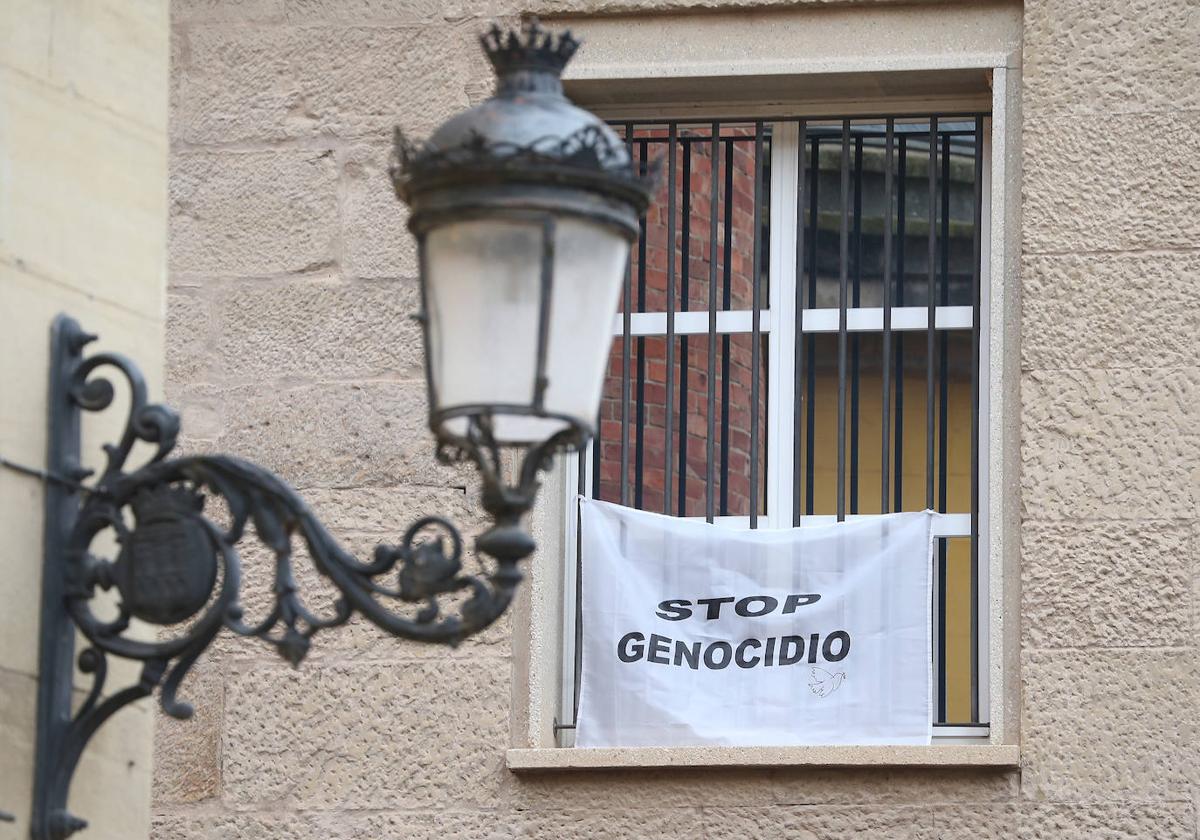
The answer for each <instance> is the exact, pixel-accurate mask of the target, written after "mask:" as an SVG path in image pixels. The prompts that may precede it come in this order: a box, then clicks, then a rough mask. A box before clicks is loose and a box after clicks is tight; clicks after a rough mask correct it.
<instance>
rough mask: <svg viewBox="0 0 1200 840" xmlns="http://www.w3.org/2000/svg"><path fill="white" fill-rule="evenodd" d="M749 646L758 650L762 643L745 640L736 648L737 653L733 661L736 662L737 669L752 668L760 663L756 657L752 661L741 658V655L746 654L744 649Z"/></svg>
mask: <svg viewBox="0 0 1200 840" xmlns="http://www.w3.org/2000/svg"><path fill="white" fill-rule="evenodd" d="M751 646H753V647H756V648H760V647H762V642H760V641H759V640H758V639H746V640H745V641H744V642H742V643H741V644H740V645H738V646H737V651H736V652H735V653H734V655H733V659H734V661H735V662H737V666H738V667H739V668H753V667H754V666H755V665H757V664H758V663H759V662H760V661H762V660H761V658H760V657H758V656H755V657H754V658H753V659H747V658H746V657H745V656H743V654H744V653H745V652H746V648H748V647H751Z"/></svg>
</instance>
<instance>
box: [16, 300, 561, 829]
mask: <svg viewBox="0 0 1200 840" xmlns="http://www.w3.org/2000/svg"><path fill="white" fill-rule="evenodd" d="M94 338H95V336H90V335H87V334H86V333H84V332H83V331H82V330H81V329H80V328H79V325H78V324H77V323H76V322H75V321H74V320H72V319H70V318H67V317H65V316H60V317H59V319H58V320H57V321H56V323H55V331H54V360H53V363H52V372H51V392H52V393H51V404H52V409H51V423H50V426H51V428H50V434H51V445H50V451H49V460H50V462H51V463H50V468H51V470H52V471H54V472H56V473H61V474H63V475H67V476H71V477H72V478H73V479H75V480H76V481H82V480H83V479H85V478H87V477H88V476H89V475H90V473H89V472H88V471H86V470H83V469H81V468H80V466H79V427H80V417H81V412H82V411H93V412H95V411H103V410H104V409H106V408H108V407H109V406H110V405H112V403H113V398H114V388H113V385H112V383H111V382H110V381H109V380H108V379H106V378H104V377H103V376H101V375H100V374H101V372H102V371H103V370H104V369H107V368H115V369H116V371H117V372H118V373H119V374H120V375H121V376H122V377H123V378H124V380H125V383H126V385H127V389H128V391H129V410H128V416H127V419H126V423H125V428H124V431H123V433H122V435H121V438H120V440H119V441H118V442H117V443H114V444H109V445H106V446H105V447H104V451H105V453H106V455H107V463H106V466H105V468H104V471H103V472H102V473H101V475H100V476H99V477H98V478H96V479H95V480H94V481H93V482H92V483H91V484H87V485H78V484H76V485H75V487H72V486H69V485H61V486H60V485H55V486H53V487H51V486H50V485H47V489H46V493H47V513H46V515H47V530H46V534H47V540H46V557H45V572H44V578H45V580H46V591H45V598H44V601H43V618H42V625H43V626H42V662H41V666H42V670H41V673H42V675H43V677H42V684H41V687H40V689H39V690H40V691H41V695H40V696H39V721H38V727H39V730H38V755H37V770H36V773H35V803H34V811H35V813H34V836H35V838H38V840H63V838H66V837H68V836H70V835H71V834H73V833H74V832H75V831H77V830H79V829H80V828H82V827H84V826H85V825H86V823H85V822H84V821H83V820H80V819H79V818H77V817H74V816H72V815H71V814H70V813H69V812H68V811H67V809H66V802H67V793H68V790H69V786H70V781H71V776H72V775H73V773H74V770H75V766H76V764H77V762H78V760H79V757H80V755H81V754H82V752H83V749H84V747H85V746H86V744H87V743H88V741H89V740H90V738H91V736H92V735H93V734H94V733H95V732H96V731H97V730H98V729H99V727H100V726H101V725H102V724H103V723H104V722H105V721H106V720H107V719H108V718H109V717H110V716H111V715H112V714H114V713H115V712H116V711H118V710H119V709H120V708H122V707H123V706H125V705H127V704H128V703H131V702H133V701H135V700H137V699H140V698H142V697H145V696H147V695H149V694H151V693H152V692H153V691H154V689H155V688H159V689H160V694H159V699H160V703H161V706H162V709H163V711H164V712H166V713H167V714H168V715H171V716H172V717H176V718H180V719H184V718H188V717H190V716H191V714H192V707H191V705H189V704H188V703H186V702H184V701H182V700H180V699H179V698H178V692H179V687H180V684H181V683H182V682H183V679H184V677H185V676H186V675H187V673H188V671H189V670H190V669H191V668H192V666H193V665H194V664H195V663H196V661H197V659H198V658H199V657H200V656H201V654H203V652H204V651H205V650H206V649H207V648H208V646H209V645H210V644H211V643H212V641H213V639H214V638H215V637H216V636H217V634H218V633H219V632H220V631H221V630H222V628H225V629H228V630H230V631H232V632H233V633H235V634H238V635H241V636H256V637H258V638H261V639H263V640H265V641H266V642H268V643H269V644H271V645H272V646H273V647H274V648H275V649H276V651H277V652H278V653H279V654H280V655H281V656H282V657H283V658H284V659H285V660H287V661H288V662H290V663H291V664H292V665H293V666H296V665H299V663H300V662H301V661H302V660H303V659H304V657H305V656H306V655H307V653H308V651H309V649H310V647H311V644H312V640H313V638H314V637H315V636H316V635H317V634H318V633H319V632H321V631H322V630H325V629H328V628H332V627H337V626H340V625H342V624H345V623H346V622H347V621H349V620H350V618H351V617H352V616H353V615H354V614H355V613H358V614H360V615H362V616H363V617H365V618H366V619H368V620H369V621H371V622H372V623H374V624H375V625H377V626H378V627H380V628H382V629H383V630H385V631H387V632H388V633H390V634H392V635H395V636H400V637H403V638H407V639H415V640H419V641H423V642H442V643H446V644H450V645H456V644H458V643H459V642H461V641H462V640H463V639H465V638H466V637H467V636H470V635H471V634H473V633H477V632H479V631H480V630H483V629H484V628H486V627H488V626H490V625H491V624H492V623H493V622H495V621H496V619H498V618H499V617H500V616H501V615H502V614H503V613H504V611H505V609H506V608H507V607H508V605H509V603H510V602H511V600H512V596H513V593H514V591H515V589H516V586H517V584H518V583H519V582H520V580H521V572H520V570H519V569H518V568H517V564H518V561H520V560H521V559H523V558H524V557H526V556H528V555H529V554H530V553H531V552H532V551H533V550H534V543H533V540H532V538H531V537H530V536H529V535H528V534H527V533H526V532H525V531H524V530H523V529H522V528H521V527H520V518H521V516H522V515H523V514H524V513H525V512H527V511H528V510H529V508H530V507H531V506H532V504H533V501H534V498H535V496H536V492H537V487H538V478H537V477H538V472H539V471H540V469H542V468H544V467H545V466H547V465H548V463H549V458H550V455H552V454H553V453H554V452H555V451H557V450H558V449H559V448H561V447H563V446H565V445H567V444H568V443H570V442H571V440H568V438H567V437H564V436H559V437H558V438H554V439H552V440H551V441H549V442H547V443H546V444H544V445H543V446H540V447H536V448H533V449H532V450H531V451H529V452H528V453H527V454H526V456H525V460H524V463H523V464H522V466H521V469H520V470H519V472H518V481H517V483H516V484H515V485H508V484H506V483H505V482H504V481H503V469H502V459H501V454H500V448H499V447H498V446H497V445H496V443H495V440H494V439H493V438H492V437H491V435H490V433H489V431H488V428H487V422H486V420H484V421H479V420H474V421H472V423H471V424H470V426H469V432H468V434H467V435H466V436H464V437H462V438H454V439H446V440H442V441H441V442H440V449H439V456H440V457H442V458H443V459H451V458H453V457H460V458H461V457H466V458H470V459H471V460H472V461H474V462H475V463H476V465H477V466H478V467H479V471H480V475H481V479H482V486H483V505H484V508H485V509H486V510H487V511H488V512H489V513H490V514H491V515H492V518H493V520H494V522H495V524H494V526H493V527H492V528H491V529H490V530H488V531H486V532H485V533H484V534H482V535H480V536H479V537H478V538H477V540H476V548H477V549H478V550H479V551H480V552H481V553H483V554H487V555H489V556H490V557H492V558H493V559H494V561H495V563H494V565H492V567H491V568H490V570H488V571H487V572H485V573H484V574H481V575H471V574H466V573H464V571H463V563H462V560H463V548H464V546H463V538H462V536H461V535H460V533H459V531H458V530H457V528H456V527H455V526H454V525H453V524H452V523H451V522H449V521H447V520H446V519H443V518H441V517H438V516H427V517H423V518H421V519H418V520H417V521H416V522H414V523H412V524H411V525H410V526H409V527H408V528H407V529H406V530H405V531H404V533H403V536H402V537H401V539H400V541H399V543H398V544H396V545H380V546H379V547H377V548H376V550H375V553H374V555H373V556H372V557H370V558H369V559H365V560H360V559H358V558H355V557H354V556H353V555H351V554H350V553H349V552H347V551H346V550H345V549H343V548H342V547H341V546H340V545H339V544H338V542H337V541H336V540H335V539H334V537H333V536H332V535H331V534H330V533H329V532H328V531H327V530H326V528H325V526H324V525H323V524H322V523H321V522H320V521H319V520H318V519H317V517H316V516H315V515H314V514H313V513H312V511H311V510H310V509H309V508H308V506H307V505H306V504H305V503H304V501H303V499H301V498H300V496H299V495H298V494H297V493H296V492H295V491H294V490H293V489H292V488H291V487H289V486H288V485H287V484H286V483H285V482H284V481H283V480H281V479H280V478H279V477H278V476H276V475H274V474H273V473H271V472H269V471H268V470H266V469H263V468H262V467H260V466H258V465H256V464H253V463H250V462H248V461H244V460H241V459H239V458H234V457H230V456H227V455H192V456H186V457H180V458H169V457H168V456H169V454H170V452H171V450H172V448H173V447H174V445H175V441H176V438H177V437H178V434H179V426H180V424H179V418H178V416H177V415H176V414H175V412H173V411H172V410H170V409H169V408H166V407H165V406H162V405H157V404H152V403H150V402H148V399H147V389H146V383H145V380H144V379H143V377H142V375H141V373H140V371H139V370H138V368H137V366H136V365H134V364H133V362H131V361H130V360H129V359H127V358H125V357H124V356H121V355H119V354H115V353H101V354H97V355H94V356H91V357H89V358H86V359H85V358H83V355H82V350H83V347H84V346H85V345H86V344H87V343H89V342H90V341H92V340H93V339H94ZM572 440H573V439H572ZM139 442H144V443H149V444H152V445H154V447H155V449H154V450H153V454H152V455H151V456H150V457H149V460H148V461H147V462H146V463H144V464H143V465H142V466H140V467H137V468H134V469H129V468H127V462H128V461H129V458H130V456H131V453H133V451H134V448H135V446H136V445H137V444H138V443H139ZM214 499H216V500H220V501H221V502H223V503H224V508H225V517H224V519H223V520H222V521H221V522H219V523H218V522H217V521H214V520H213V519H210V518H209V517H208V516H206V515H205V508H206V507H207V506H208V504H209V503H210V502H211V501H213V500H214ZM250 526H252V527H253V532H254V537H255V538H256V539H257V540H258V541H259V542H261V543H262V544H263V545H265V546H266V547H267V548H268V549H270V551H271V552H272V553H273V554H274V560H275V564H274V581H273V587H272V591H273V596H274V601H273V604H272V606H271V608H270V610H269V611H268V613H267V615H266V616H265V617H263V618H261V619H259V620H257V621H254V622H247V621H246V619H245V616H244V612H243V609H242V607H241V604H240V602H239V588H240V585H241V562H240V559H239V555H238V551H237V546H238V544H239V543H241V542H242V541H243V540H244V539H246V538H247V531H248V528H249V527H250ZM101 534H113V535H114V536H115V538H116V543H117V546H118V552H117V555H116V557H115V558H105V557H101V556H99V555H98V554H97V553H93V543H94V542H95V540H96V538H97V537H98V536H99V535H101ZM297 539H298V540H300V541H302V543H303V545H304V546H305V547H306V549H307V553H308V554H309V556H310V558H311V561H312V563H313V566H314V567H315V569H316V570H317V572H319V573H320V574H321V575H323V576H324V577H326V578H328V579H329V580H330V581H331V582H332V583H333V585H334V586H335V587H336V588H337V589H338V591H339V597H338V598H337V599H336V601H335V602H334V603H333V605H332V607H331V608H328V609H327V610H324V611H318V610H315V609H313V608H311V607H310V606H309V605H308V604H307V603H306V601H305V599H304V597H303V594H302V593H301V592H300V589H299V586H298V585H297V581H296V576H295V574H294V568H293V543H294V541H295V540H297ZM101 590H115V591H116V593H117V595H118V598H117V602H116V614H115V616H108V617H100V616H98V615H97V614H96V613H95V612H94V611H93V607H92V605H93V601H94V599H95V598H96V596H97V595H98V591H101ZM443 596H458V597H456V601H455V607H456V609H455V610H453V611H447V610H446V609H445V608H444V605H443V604H442V603H441V602H440V599H441V598H442V597H443ZM405 605H408V606H409V607H410V609H409V610H408V611H404V610H397V609H395V607H398V606H399V607H404V606H405ZM134 619H140V620H142V621H145V622H149V623H151V624H154V625H159V626H162V627H166V628H168V629H167V630H165V631H163V632H164V634H165V635H160V636H159V637H157V638H153V639H146V638H144V636H143V637H141V638H137V637H134V636H131V635H130V634H129V633H128V631H129V629H130V626H131V623H132V621H133V620H134ZM75 630H78V631H79V632H80V633H81V634H82V635H83V636H84V637H85V638H86V639H87V641H88V643H89V647H87V648H86V649H85V650H84V651H83V652H82V653H81V654H80V655H79V657H78V662H77V664H78V667H79V670H80V671H83V672H84V673H85V674H90V675H91V678H92V686H91V690H90V692H89V694H88V696H87V698H86V699H85V701H84V703H83V705H82V706H80V707H79V709H78V710H77V711H76V712H75V713H74V714H73V715H72V714H71V712H70V709H71V704H70V697H71V687H72V681H73V662H74V657H73V656H72V653H71V645H70V643H69V640H70V639H71V638H73V636H74V633H75ZM64 640H66V641H64ZM109 655H112V656H117V657H120V658H122V659H131V660H140V661H141V662H142V663H143V667H142V673H141V678H140V679H139V681H138V683H137V684H136V685H134V686H129V687H127V688H124V689H122V690H119V691H117V692H116V693H113V694H109V695H107V696H105V695H103V689H104V684H105V679H106V675H107V673H108V667H107V657H108V656H109Z"/></svg>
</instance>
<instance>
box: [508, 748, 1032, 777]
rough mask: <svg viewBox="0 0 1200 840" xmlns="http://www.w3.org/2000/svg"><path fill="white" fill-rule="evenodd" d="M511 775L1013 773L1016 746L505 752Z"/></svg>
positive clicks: (559, 749)
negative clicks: (836, 770)
mask: <svg viewBox="0 0 1200 840" xmlns="http://www.w3.org/2000/svg"><path fill="white" fill-rule="evenodd" d="M506 763H507V765H508V769H509V770H511V771H512V772H514V773H533V772H539V771H545V770H613V769H621V768H639V767H645V768H654V767H1017V766H1019V765H1020V747H1018V746H1016V745H1015V744H945V745H938V746H928V747H926V746H827V747H597V748H590V749H576V748H572V747H563V748H555V747H547V748H541V749H510V750H509V751H508V753H507V754H506Z"/></svg>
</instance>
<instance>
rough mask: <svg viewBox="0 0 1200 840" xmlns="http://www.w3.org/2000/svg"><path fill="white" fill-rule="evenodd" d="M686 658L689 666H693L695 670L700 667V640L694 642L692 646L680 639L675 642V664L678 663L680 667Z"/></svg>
mask: <svg viewBox="0 0 1200 840" xmlns="http://www.w3.org/2000/svg"><path fill="white" fill-rule="evenodd" d="M685 659H686V660H687V665H688V667H689V668H691V669H692V670H693V671H695V670H697V669H698V668H699V667H700V643H699V642H692V644H691V646H690V647H689V646H688V645H687V644H686V643H684V642H680V641H676V642H675V665H676V667H678V666H679V665H682V664H683V661H684V660H685Z"/></svg>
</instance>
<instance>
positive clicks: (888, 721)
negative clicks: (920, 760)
mask: <svg viewBox="0 0 1200 840" xmlns="http://www.w3.org/2000/svg"><path fill="white" fill-rule="evenodd" d="M580 504H581V508H582V523H583V531H582V560H583V566H582V568H583V604H582V609H583V682H582V686H581V689H580V691H581V696H580V704H579V718H578V720H577V729H576V740H575V743H576V746H579V747H610V746H685V745H706V744H707V745H729V746H732V745H738V746H784V745H799V744H928V743H929V742H930V737H931V735H932V731H933V730H932V725H933V724H932V719H933V717H932V716H933V671H932V632H931V624H932V598H931V593H932V552H933V536H932V521H933V519H932V518H933V514H932V513H931V512H929V511H925V512H922V513H896V514H889V515H887V516H872V517H864V518H861V519H855V520H853V521H850V522H843V523H841V524H837V525H828V526H814V527H805V528H792V529H787V530H763V529H759V530H753V531H751V530H731V529H728V528H722V527H718V526H714V525H709V524H707V523H705V522H703V521H696V520H686V519H677V518H674V517H669V516H660V515H658V514H654V513H644V512H641V511H635V510H631V509H629V508H624V507H620V506H618V505H613V504H608V503H605V502H596V501H591V500H588V499H581V502H580Z"/></svg>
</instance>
